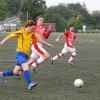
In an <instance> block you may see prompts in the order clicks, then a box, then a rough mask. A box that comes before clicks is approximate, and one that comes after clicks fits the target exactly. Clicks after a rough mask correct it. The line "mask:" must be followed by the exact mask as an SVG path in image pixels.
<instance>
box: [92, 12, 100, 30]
mask: <svg viewBox="0 0 100 100" xmlns="http://www.w3.org/2000/svg"><path fill="white" fill-rule="evenodd" d="M91 16H92V19H93V25H94V26H95V27H94V28H100V11H94V12H92V14H91Z"/></svg>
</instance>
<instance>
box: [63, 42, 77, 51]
mask: <svg viewBox="0 0 100 100" xmlns="http://www.w3.org/2000/svg"><path fill="white" fill-rule="evenodd" d="M61 52H62V53H67V52H76V49H75V48H74V47H68V46H67V44H66V43H65V44H64V48H63V49H62V51H61Z"/></svg>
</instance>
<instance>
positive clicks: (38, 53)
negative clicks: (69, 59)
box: [27, 16, 52, 70]
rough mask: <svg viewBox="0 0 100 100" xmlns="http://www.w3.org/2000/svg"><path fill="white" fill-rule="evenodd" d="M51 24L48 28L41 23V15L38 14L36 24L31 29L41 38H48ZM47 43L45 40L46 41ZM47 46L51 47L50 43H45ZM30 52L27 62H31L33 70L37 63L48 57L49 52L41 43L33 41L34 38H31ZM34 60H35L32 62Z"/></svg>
mask: <svg viewBox="0 0 100 100" xmlns="http://www.w3.org/2000/svg"><path fill="white" fill-rule="evenodd" d="M51 28H52V27H51V26H49V28H48V29H46V27H45V26H44V24H43V17H42V16H38V17H37V25H36V27H35V29H34V30H33V31H34V32H35V34H37V35H38V36H39V37H40V38H41V39H42V40H44V39H48V38H49V35H50V33H51ZM46 44H47V42H46ZM47 46H49V47H52V45H51V44H49V43H48V44H47ZM31 49H32V53H31V59H30V61H29V62H28V63H27V64H28V65H30V64H31V63H32V66H31V68H32V69H33V70H34V69H35V67H36V66H37V65H39V64H40V63H42V62H44V61H45V60H47V59H49V58H50V54H49V53H48V52H47V51H46V50H45V49H44V48H43V47H42V43H39V42H35V41H34V39H33V40H32V47H31ZM34 61H35V62H34Z"/></svg>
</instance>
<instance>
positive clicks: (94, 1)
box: [45, 0, 100, 13]
mask: <svg viewBox="0 0 100 100" xmlns="http://www.w3.org/2000/svg"><path fill="white" fill-rule="evenodd" d="M45 1H46V5H47V7H50V6H54V5H58V4H59V3H65V4H68V3H78V2H79V3H81V4H83V3H85V4H86V7H87V10H88V11H89V12H90V13H91V12H92V11H94V10H100V0H45Z"/></svg>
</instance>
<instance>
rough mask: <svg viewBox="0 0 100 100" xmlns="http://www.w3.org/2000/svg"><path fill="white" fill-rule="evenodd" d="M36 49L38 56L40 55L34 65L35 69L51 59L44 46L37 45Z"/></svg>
mask: <svg viewBox="0 0 100 100" xmlns="http://www.w3.org/2000/svg"><path fill="white" fill-rule="evenodd" d="M34 48H35V51H36V52H37V55H39V59H37V60H36V61H35V62H34V63H33V64H32V67H33V68H35V67H36V66H37V65H39V64H41V63H43V62H44V61H45V60H47V59H49V58H50V54H49V53H48V52H47V51H46V50H45V49H44V48H43V47H42V46H39V45H37V46H36V45H35V46H34Z"/></svg>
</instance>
